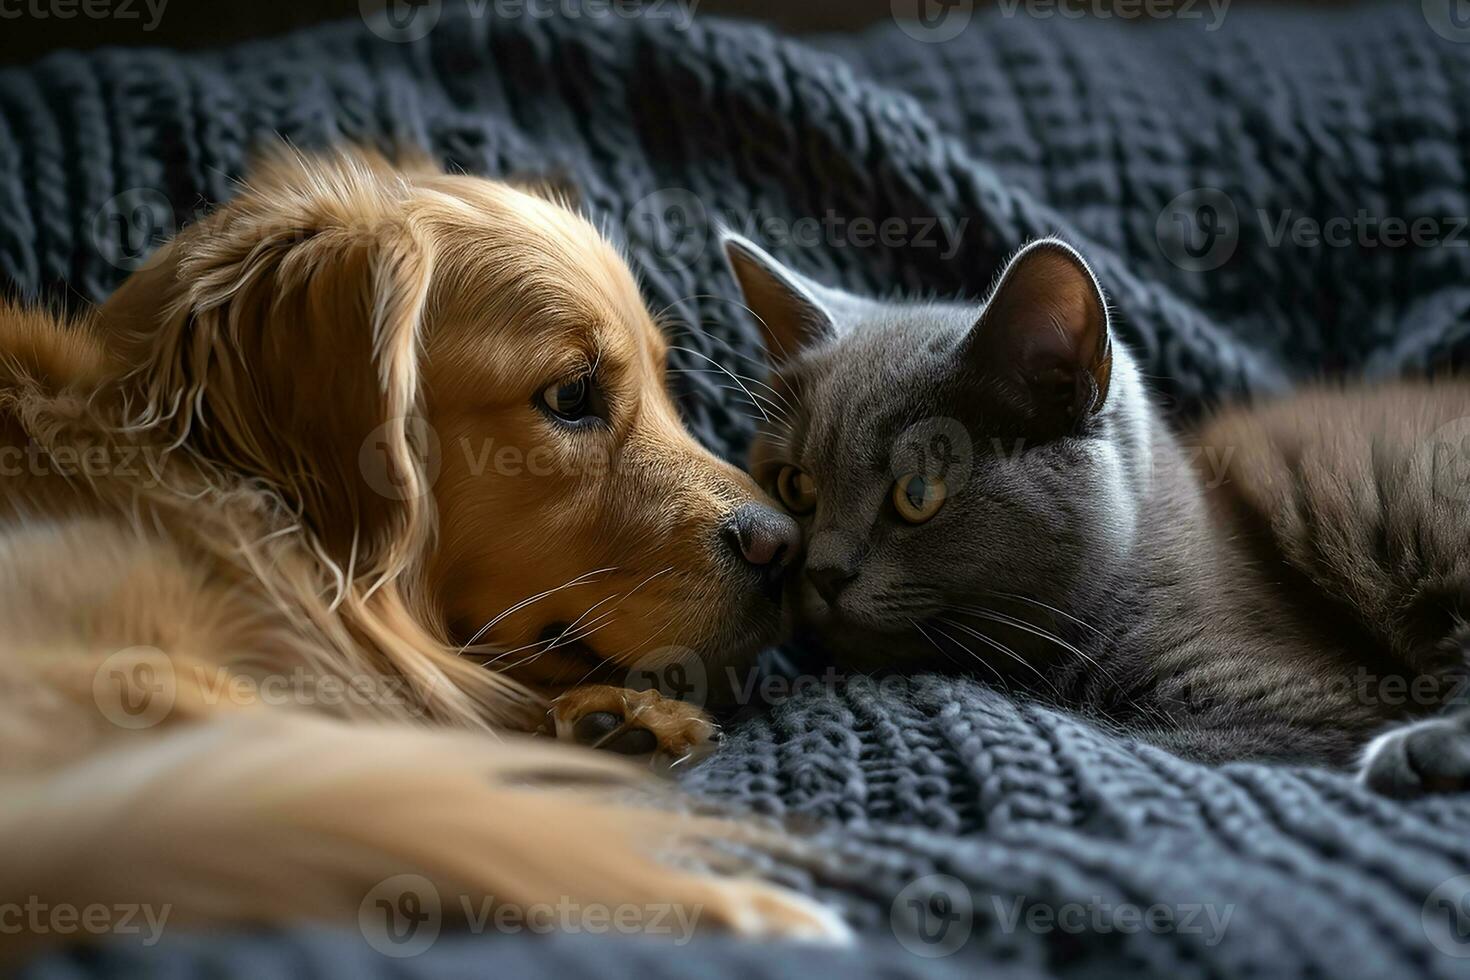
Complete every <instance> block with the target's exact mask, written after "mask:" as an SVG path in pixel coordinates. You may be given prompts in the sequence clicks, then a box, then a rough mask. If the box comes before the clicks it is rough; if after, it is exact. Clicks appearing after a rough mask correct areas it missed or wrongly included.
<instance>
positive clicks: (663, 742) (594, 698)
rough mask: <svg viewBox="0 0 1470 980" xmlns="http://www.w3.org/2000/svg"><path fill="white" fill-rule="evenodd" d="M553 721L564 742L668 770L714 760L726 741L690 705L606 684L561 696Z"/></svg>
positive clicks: (555, 703) (717, 730)
mask: <svg viewBox="0 0 1470 980" xmlns="http://www.w3.org/2000/svg"><path fill="white" fill-rule="evenodd" d="M551 720H552V724H553V727H554V729H555V731H556V737H557V738H559V739H562V740H564V741H570V742H576V743H577V744H579V745H586V746H590V747H591V748H596V749H604V750H606V751H609V752H617V753H620V754H622V755H639V756H652V757H654V758H655V759H656V760H659V761H662V762H664V763H667V764H677V763H682V762H688V761H693V760H695V759H698V758H701V757H702V756H705V755H707V754H709V752H711V751H712V750H713V749H714V746H715V744H716V743H717V742H718V741H719V735H720V729H719V726H718V725H716V724H715V723H714V722H713V721H711V720H710V718H709V716H708V715H706V714H705V713H704V711H703V710H701V709H700V708H698V707H697V706H695V705H692V704H689V703H688V702H687V701H676V700H674V699H672V698H666V697H664V696H663V695H662V694H660V693H659V692H658V691H654V690H648V691H634V690H630V689H628V688H623V687H609V686H606V685H602V684H595V685H588V686H586V687H574V688H572V689H571V690H570V691H567V692H566V693H565V694H562V695H561V696H559V697H558V698H557V699H556V700H555V701H553V702H552V705H551Z"/></svg>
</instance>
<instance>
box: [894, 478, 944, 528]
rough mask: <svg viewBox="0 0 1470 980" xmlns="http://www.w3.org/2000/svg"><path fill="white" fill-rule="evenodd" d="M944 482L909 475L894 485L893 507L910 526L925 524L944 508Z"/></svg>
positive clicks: (899, 479)
mask: <svg viewBox="0 0 1470 980" xmlns="http://www.w3.org/2000/svg"><path fill="white" fill-rule="evenodd" d="M944 494H945V487H944V481H943V480H940V479H938V478H935V477H927V476H922V475H920V474H918V473H909V474H908V475H906V476H901V477H899V478H898V482H896V483H894V484H893V506H894V508H895V509H896V510H897V511H898V516H899V517H902V518H903V519H904V520H906V521H908V522H909V523H910V524H923V523H924V522H925V521H927V520H928V519H929V518H931V517H933V516H934V515H935V514H937V513H939V508H941V507H943V506H944Z"/></svg>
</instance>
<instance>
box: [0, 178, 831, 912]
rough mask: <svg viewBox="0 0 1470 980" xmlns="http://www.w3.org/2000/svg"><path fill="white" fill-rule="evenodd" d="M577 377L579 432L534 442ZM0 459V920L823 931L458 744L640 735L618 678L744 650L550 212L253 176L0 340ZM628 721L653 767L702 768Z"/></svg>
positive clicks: (675, 439) (472, 190) (568, 767)
mask: <svg viewBox="0 0 1470 980" xmlns="http://www.w3.org/2000/svg"><path fill="white" fill-rule="evenodd" d="M588 372H592V373H595V377H596V384H597V386H598V388H599V389H600V391H601V397H602V399H603V401H604V402H605V404H606V411H605V415H606V423H605V424H600V425H597V426H593V427H591V428H586V429H583V430H577V431H573V430H570V429H568V428H567V427H565V426H561V425H558V424H556V423H555V421H554V420H553V419H552V418H550V417H549V416H547V415H546V414H545V413H543V412H542V411H540V410H539V409H538V408H537V407H536V398H537V394H538V392H540V391H542V390H543V389H544V388H546V386H548V385H550V384H555V383H557V382H559V381H564V380H566V379H569V378H573V377H577V376H580V375H583V374H586V373H588ZM505 447H510V448H511V450H512V452H511V453H510V454H508V455H501V456H499V457H498V458H497V453H500V452H501V451H502V450H504V449H505ZM7 460H8V461H9V463H10V465H8V466H6V467H5V472H4V476H3V486H4V494H3V496H0V609H3V622H4V624H5V627H4V634H3V636H0V759H3V765H4V770H5V772H6V774H7V775H6V776H5V777H4V785H3V786H0V883H3V884H0V892H3V893H4V894H0V900H12V901H24V900H26V899H27V898H30V897H40V898H41V899H42V900H44V901H49V902H52V903H59V902H74V903H78V904H82V903H87V902H93V901H103V902H121V901H132V902H150V903H153V904H155V905H159V904H165V903H166V904H168V905H170V906H171V907H172V909H173V915H172V918H171V920H170V921H171V922H174V923H188V924H207V923H219V922H290V921H297V920H299V919H303V918H334V917H335V918H339V919H340V918H343V917H347V918H350V917H352V916H354V915H356V914H357V910H358V904H359V902H361V901H363V899H364V897H365V896H366V895H367V893H368V892H369V890H370V889H371V888H372V887H373V886H374V885H375V884H376V883H377V882H378V881H380V880H381V879H383V878H386V877H388V876H390V875H392V874H395V873H398V872H402V871H406V870H412V871H416V872H420V873H422V874H424V875H426V876H428V877H429V878H430V879H431V880H432V881H433V882H434V883H435V885H436V886H437V887H438V888H439V889H440V890H441V891H442V892H443V893H444V894H445V895H446V896H449V895H462V894H463V895H473V896H493V897H494V900H495V901H496V902H504V903H513V904H526V903H530V902H536V901H552V902H555V901H557V900H558V899H559V898H566V899H569V900H571V901H576V902H584V903H585V902H607V903H611V902H631V903H640V902H653V901H665V902H684V903H688V904H690V905H698V906H702V907H703V909H704V919H705V921H706V922H709V923H714V924H721V925H725V926H731V927H735V928H738V929H742V930H747V931H752V932H760V931H775V932H797V933H800V932H821V933H830V932H832V931H833V929H834V926H833V924H832V922H831V921H830V920H829V919H827V918H826V917H825V916H824V914H823V913H822V912H821V911H820V910H818V909H815V908H813V907H811V906H809V905H807V904H806V903H803V902H800V901H798V900H796V899H795V898H793V897H791V896H787V895H785V894H784V893H781V892H779V891H776V890H774V889H770V888H768V887H766V886H762V885H757V884H752V883H737V882H731V881H725V880H716V879H711V878H704V877H700V876H696V875H691V874H686V873H683V872H676V871H672V870H668V869H667V868H666V867H665V866H663V865H660V864H656V863H654V862H653V861H652V860H651V859H650V858H648V857H647V856H645V849H652V848H654V847H656V846H662V845H663V844H665V843H667V842H668V841H669V840H671V839H672V837H673V835H674V833H675V830H676V820H675V817H674V816H673V815H672V814H669V813H663V812H654V811H649V810H644V809H638V808H633V807H630V806H627V805H624V804H621V803H615V802H609V801H608V800H606V799H604V798H603V796H601V795H599V794H601V793H604V792H605V790H604V789H603V788H601V787H602V784H604V783H606V781H607V780H609V779H611V780H613V781H614V782H623V781H625V780H626V779H627V778H628V773H627V771H626V770H625V769H623V768H620V767H619V766H617V765H615V764H614V763H613V762H611V761H609V760H606V759H605V758H603V757H601V756H594V755H593V754H591V753H588V752H585V751H584V750H577V749H573V748H570V747H565V748H564V747H559V746H555V745H552V744H550V743H537V742H534V741H527V740H524V739H517V738H514V737H511V738H504V739H501V738H498V737H496V736H494V735H492V734H487V732H490V731H492V730H497V729H501V730H504V729H509V730H530V729H534V728H536V727H538V726H540V725H541V724H542V722H543V721H544V717H545V712H546V704H545V703H544V702H543V701H542V696H543V695H553V696H555V695H560V697H559V698H558V700H557V701H556V702H555V703H556V705H557V706H558V707H557V711H558V715H557V720H558V722H560V723H561V724H559V725H558V726H556V727H557V728H559V729H560V730H562V731H565V730H566V728H567V727H568V724H569V723H571V722H574V721H575V720H576V718H577V717H578V716H579V714H582V713H586V712H592V711H614V712H619V713H621V712H624V711H625V710H633V708H632V707H627V708H625V706H633V707H636V706H638V705H642V704H645V703H647V702H649V701H650V699H652V700H653V701H654V702H657V696H656V694H654V693H651V692H650V693H645V694H643V695H640V696H638V697H636V698H635V697H631V696H626V695H625V694H624V693H623V692H621V691H620V690H618V688H617V687H616V683H617V680H618V678H620V677H621V676H623V675H625V673H626V671H627V669H628V668H629V667H630V666H632V665H633V664H635V663H638V662H639V660H640V658H645V657H647V656H649V655H650V652H654V655H655V656H656V657H657V658H662V659H664V660H666V659H668V658H671V657H675V656H686V657H687V656H690V655H691V654H690V653H688V652H683V653H672V652H670V650H671V649H672V650H680V651H688V650H698V651H700V653H701V654H703V655H706V656H708V657H710V658H713V659H715V660H717V661H720V662H733V661H739V660H742V659H744V658H748V657H749V656H750V655H751V653H752V651H753V650H754V649H755V648H757V647H758V646H759V645H760V644H761V643H763V642H765V641H767V640H769V639H770V638H771V636H772V634H773V632H774V631H775V629H776V628H777V620H778V611H777V609H776V608H775V606H774V603H773V602H772V600H771V599H770V598H768V597H766V596H765V595H763V594H762V593H761V592H760V590H759V589H758V588H757V587H756V585H755V583H754V580H753V578H752V576H751V575H750V572H751V569H750V568H748V567H745V566H743V565H742V564H741V563H740V562H739V561H738V556H736V557H732V556H731V555H730V554H729V549H728V547H725V546H722V544H721V541H720V534H719V529H720V526H721V524H722V522H723V521H724V520H725V519H726V517H727V516H728V515H729V513H730V512H731V511H732V510H733V509H734V508H735V507H737V506H739V505H741V504H743V503H745V502H747V501H750V500H754V499H760V491H759V490H758V489H757V488H756V487H755V486H754V485H753V484H752V483H751V481H750V480H749V479H748V478H747V477H746V476H744V475H743V474H742V473H740V472H739V471H737V470H735V469H733V468H731V467H730V466H728V465H726V464H724V463H722V462H720V461H719V460H717V459H716V458H715V457H713V456H712V455H711V454H710V453H708V452H707V451H706V450H705V449H703V448H702V447H701V446H699V445H698V444H697V442H696V441H695V440H694V439H693V438H692V437H691V436H690V435H689V434H688V433H687V431H686V430H685V429H684V427H683V426H682V425H681V423H680V421H679V417H678V414H677V411H676V409H675V407H674V405H673V403H672V401H671V399H670V397H669V395H668V393H667V390H666V386H665V381H664V341H663V339H662V337H661V335H660V332H659V330H658V329H657V327H656V325H655V323H654V321H653V320H652V318H651V317H650V316H649V314H648V312H647V310H646V309H645V308H644V306H643V305H642V302H641V300H640V297H639V293H638V290H637V288H636V285H635V283H634V281H633V278H632V276H631V274H630V273H629V271H628V270H627V267H626V266H625V264H624V263H623V262H622V261H621V260H620V258H619V257H618V255H617V254H616V252H615V251H614V250H613V249H612V248H611V247H610V246H608V245H607V244H606V243H605V242H604V241H603V240H602V239H601V237H600V236H598V235H597V234H596V232H595V230H594V229H593V228H592V227H591V226H590V225H589V224H588V223H587V222H586V221H585V220H584V219H582V218H581V217H579V216H578V215H577V214H575V213H573V212H572V211H571V210H569V209H568V208H566V207H564V206H562V205H561V204H559V203H558V202H556V201H554V200H547V199H545V198H543V197H538V196H536V195H533V194H529V193H526V192H524V191H522V190H518V189H516V188H513V187H511V186H509V185H507V184H503V183H497V182H492V181H487V180H481V179H477V178H471V177H465V176H457V175H446V174H443V173H441V172H439V171H438V170H437V169H435V168H433V167H430V166H427V165H425V164H423V163H421V162H420V163H415V164H413V165H411V166H410V167H408V168H406V169H400V168H396V167H394V166H390V165H389V164H388V163H387V162H385V161H384V160H382V159H380V158H378V157H376V156H374V155H371V154H367V153H362V152H356V151H353V152H342V153H338V154H334V155H330V156H323V157H315V158H311V157H306V156H303V155H300V154H297V153H294V152H283V153H278V154H276V155H274V156H273V157H272V158H271V159H270V160H268V161H267V162H265V163H263V164H262V165H261V166H260V167H259V168H258V169H256V170H254V171H253V173H252V176H251V179H250V181H249V183H248V184H247V185H246V186H244V187H243V188H242V190H241V192H240V194H239V195H238V196H237V197H236V198H235V199H234V201H232V202H231V203H230V204H228V205H226V206H225V207H223V208H222V209H220V210H219V211H218V212H216V213H215V214H214V215H212V216H211V217H209V218H207V219H205V220H204V221H202V222H201V223H200V224H198V225H196V226H195V227H193V228H192V229H190V230H188V231H186V232H184V233H183V234H182V235H180V236H179V238H177V239H175V240H174V241H173V242H172V243H170V244H168V245H166V246H165V247H164V248H163V249H162V250H161V251H160V253H159V254H158V255H157V256H156V257H155V259H154V260H153V261H152V262H151V263H150V264H149V265H148V266H147V267H146V268H145V269H143V270H141V271H140V272H138V273H136V274H135V275H134V276H133V277H131V278H130V279H129V280H128V281H127V282H126V283H125V284H124V285H123V286H122V287H121V288H120V289H119V291H118V293H117V294H116V295H115V296H114V297H113V298H112V299H111V300H110V301H109V302H108V303H107V304H106V305H105V306H104V307H103V309H102V310H101V312H100V314H99V315H98V316H97V317H96V318H95V319H90V320H86V321H84V322H78V323H71V324H63V323H61V322H58V321H57V320H56V319H54V318H52V317H49V316H47V315H43V314H40V313H35V312H29V313H28V312H22V311H20V310H18V309H14V308H11V309H6V308H4V307H3V306H0V463H4V462H5V461H7ZM514 460H520V462H519V463H518V464H516V463H515V462H514ZM526 599H531V600H533V601H529V602H523V601H521V600H526ZM559 624H573V626H572V629H571V630H566V629H565V628H564V627H562V626H561V625H559ZM548 629H551V630H552V635H553V636H556V635H565V636H567V637H569V638H576V639H578V640H579V642H577V643H575V644H572V645H567V646H565V647H563V648H560V649H551V648H552V647H554V646H561V645H560V644H558V643H553V642H550V641H549V640H548V635H547V631H548ZM673 644H679V645H680V646H678V647H673V646H672V645H673ZM491 651H501V653H500V654H497V655H493V656H490V657H487V656H485V655H484V654H486V653H487V652H491ZM594 651H596V652H594ZM477 653H478V654H481V655H480V656H474V654H477ZM497 656H498V657H499V658H500V660H499V662H498V663H497V664H496V665H495V666H498V667H505V668H509V670H508V671H506V672H499V671H496V670H491V669H486V666H484V665H483V661H485V660H487V659H495V658H496V657H497ZM517 678H519V680H518V679H517ZM585 680H598V681H601V682H603V684H602V686H599V687H594V688H577V689H574V690H571V691H570V692H569V693H568V692H567V689H568V688H574V687H575V685H577V684H578V683H579V682H581V681H585ZM365 681H366V682H367V684H368V685H369V686H370V688H371V689H370V690H368V691H366V692H365V693H364V694H362V695H361V696H353V695H352V694H350V693H349V694H348V696H340V694H341V691H343V690H346V691H348V692H352V691H361V690H362V686H363V684H364V682H365ZM329 682H330V683H329ZM523 682H526V683H523ZM331 691H336V692H338V696H330V693H329V692H331ZM277 700H284V701H286V702H289V703H288V704H287V710H273V708H274V707H275V705H274V702H275V701H277ZM301 708H306V709H314V710H307V711H303V710H299V709H301ZM322 714H325V715H328V716H335V717H328V718H323V717H320V716H321V715H322ZM649 714H650V716H651V717H652V716H656V720H655V721H651V722H648V721H645V722H644V724H646V726H647V727H649V728H650V729H651V730H652V731H653V732H654V734H655V736H657V738H658V741H659V746H660V748H661V749H662V750H663V751H664V752H666V753H667V754H670V755H674V754H678V753H682V752H686V751H690V750H692V749H693V748H695V747H697V745H698V743H700V742H701V741H702V740H704V739H705V738H706V737H707V736H708V734H709V730H710V729H709V725H708V722H707V721H706V720H705V719H704V718H703V716H702V715H701V714H700V713H699V711H698V710H697V709H695V708H693V707H690V706H684V705H682V704H679V703H677V702H662V703H655V704H654V706H653V707H652V708H650V709H649ZM136 719H142V723H137V724H135V723H134V721H135V720H136ZM429 726H438V727H450V728H455V729H459V730H460V731H459V732H457V733H453V732H434V731H426V730H424V729H425V728H426V727H429ZM533 782H534V783H546V782H551V783H555V784H566V785H565V786H564V787H563V788H561V789H557V790H549V789H546V788H544V787H542V788H539V789H537V788H531V787H529V786H527V785H525V784H527V783H533ZM567 787H570V788H567ZM685 829H687V828H685ZM699 829H700V832H708V831H710V830H711V825H708V824H702V825H701V826H700V828H699ZM713 832H715V833H723V832H724V827H723V825H720V826H716V827H714V828H713ZM448 904H450V901H449V899H448V898H446V905H448ZM476 907H478V906H476ZM12 938H13V937H12Z"/></svg>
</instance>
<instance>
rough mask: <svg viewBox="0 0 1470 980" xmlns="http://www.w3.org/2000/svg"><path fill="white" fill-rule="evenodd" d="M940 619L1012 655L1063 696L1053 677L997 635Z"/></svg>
mask: <svg viewBox="0 0 1470 980" xmlns="http://www.w3.org/2000/svg"><path fill="white" fill-rule="evenodd" d="M938 621H939V622H941V623H944V624H945V625H946V626H953V627H954V628H955V629H959V630H964V631H965V632H966V633H968V634H970V635H971V636H973V637H974V638H975V639H977V640H979V641H981V642H982V643H984V644H985V645H986V646H989V647H990V648H991V649H993V650H995V651H996V652H997V653H1003V654H1005V655H1006V656H1007V657H1010V658H1011V659H1012V660H1014V661H1015V662H1016V663H1018V664H1020V665H1021V666H1022V667H1025V668H1026V669H1027V670H1029V671H1031V673H1033V674H1035V675H1036V676H1037V677H1038V678H1040V679H1041V683H1043V684H1045V685H1046V686H1047V688H1049V689H1050V690H1051V692H1052V694H1053V695H1055V696H1056V697H1057V698H1059V699H1060V698H1061V696H1062V694H1061V691H1059V690H1057V686H1056V684H1055V683H1053V682H1052V681H1051V679H1050V678H1048V677H1047V676H1046V675H1045V674H1043V673H1042V672H1041V671H1040V670H1038V669H1037V667H1036V665H1035V664H1033V663H1031V662H1030V661H1028V660H1027V659H1026V658H1025V657H1023V656H1021V655H1020V654H1019V653H1017V652H1016V651H1015V650H1012V649H1011V648H1010V647H1008V646H1006V645H1005V644H1004V643H1002V642H1000V641H999V640H997V639H996V638H995V637H993V636H987V635H985V634H984V633H981V632H980V631H978V630H976V629H973V628H972V627H969V626H966V625H965V624H964V623H957V622H955V621H954V620H952V619H946V618H944V617H942V616H941V617H938Z"/></svg>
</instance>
